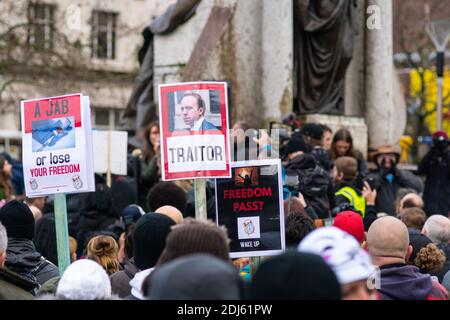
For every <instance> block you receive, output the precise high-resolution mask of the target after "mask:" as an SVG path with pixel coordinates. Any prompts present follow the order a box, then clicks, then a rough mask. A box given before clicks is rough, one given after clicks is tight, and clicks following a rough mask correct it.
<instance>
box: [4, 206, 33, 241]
mask: <svg viewBox="0 0 450 320" xmlns="http://www.w3.org/2000/svg"><path fill="white" fill-rule="evenodd" d="M0 222H1V223H2V224H3V225H4V226H5V228H6V231H7V232H8V237H9V238H18V239H28V240H32V239H33V237H34V226H35V222H34V216H33V213H32V212H31V210H30V208H29V207H28V206H27V205H26V204H25V203H23V202H21V201H17V200H11V201H9V202H8V203H6V204H5V205H4V206H3V207H1V208H0Z"/></svg>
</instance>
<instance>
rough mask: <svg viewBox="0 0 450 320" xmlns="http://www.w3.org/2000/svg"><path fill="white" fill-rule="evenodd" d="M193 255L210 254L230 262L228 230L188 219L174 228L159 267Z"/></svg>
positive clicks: (213, 224) (168, 238) (205, 222)
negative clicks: (181, 257)
mask: <svg viewBox="0 0 450 320" xmlns="http://www.w3.org/2000/svg"><path fill="white" fill-rule="evenodd" d="M193 253H208V254H211V255H213V256H215V257H217V258H220V259H222V260H224V261H229V259H230V258H229V255H230V253H229V246H228V236H227V232H226V230H224V229H222V228H220V227H218V226H217V225H216V224H215V223H212V222H207V221H199V220H195V219H192V218H187V219H186V220H185V221H184V222H183V223H182V224H180V225H177V226H175V227H173V228H172V231H171V232H170V234H169V235H168V236H167V240H166V246H165V248H164V251H163V252H162V254H161V256H160V258H159V260H158V264H157V265H158V266H160V265H162V264H164V263H166V262H168V261H171V260H173V259H175V258H178V257H180V256H186V255H189V254H193Z"/></svg>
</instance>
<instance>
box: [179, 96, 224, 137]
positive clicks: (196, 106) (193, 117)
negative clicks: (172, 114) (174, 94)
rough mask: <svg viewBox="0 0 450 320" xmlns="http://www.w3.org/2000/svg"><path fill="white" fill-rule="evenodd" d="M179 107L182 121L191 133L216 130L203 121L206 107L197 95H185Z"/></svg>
mask: <svg viewBox="0 0 450 320" xmlns="http://www.w3.org/2000/svg"><path fill="white" fill-rule="evenodd" d="M180 105H181V113H182V116H183V121H184V123H185V124H186V125H187V126H189V128H190V130H191V131H206V130H218V129H217V128H216V127H215V126H214V125H213V124H212V123H211V122H208V121H207V120H206V119H205V111H206V105H205V101H203V99H202V97H201V96H200V95H199V94H197V93H186V94H185V95H184V96H183V99H181V103H180Z"/></svg>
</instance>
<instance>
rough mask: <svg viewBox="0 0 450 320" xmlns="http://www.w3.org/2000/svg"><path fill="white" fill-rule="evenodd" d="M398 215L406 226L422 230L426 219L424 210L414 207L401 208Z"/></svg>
mask: <svg viewBox="0 0 450 320" xmlns="http://www.w3.org/2000/svg"><path fill="white" fill-rule="evenodd" d="M398 217H399V218H400V220H401V221H402V222H403V223H404V224H405V225H406V226H407V227H408V228H414V229H417V230H419V231H420V230H422V228H423V226H424V224H425V220H426V219H427V215H426V214H425V211H423V210H422V209H420V208H416V207H412V208H406V209H403V210H401V212H400V214H399V215H398Z"/></svg>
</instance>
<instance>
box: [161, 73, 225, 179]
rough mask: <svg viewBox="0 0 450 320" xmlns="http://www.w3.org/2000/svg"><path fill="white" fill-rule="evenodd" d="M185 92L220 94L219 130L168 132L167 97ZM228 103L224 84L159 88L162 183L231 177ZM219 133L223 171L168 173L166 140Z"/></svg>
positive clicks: (193, 83)
mask: <svg viewBox="0 0 450 320" xmlns="http://www.w3.org/2000/svg"><path fill="white" fill-rule="evenodd" d="M187 90H194V91H195V90H217V91H219V92H220V115H221V130H220V131H219V130H210V131H209V130H208V131H206V132H204V133H200V132H189V131H170V130H169V112H168V101H167V95H168V93H171V92H177V91H187ZM228 123H229V122H228V101H227V84H226V82H186V83H176V84H169V85H160V86H159V126H160V136H161V150H162V151H161V156H162V158H161V163H162V169H163V172H162V178H163V180H164V181H168V180H180V179H198V178H219V177H222V178H223V177H231V169H230V150H229V144H228V142H229V140H228V129H229V125H228ZM218 132H220V133H221V134H222V135H224V137H225V155H226V156H225V158H226V169H225V170H208V169H206V168H205V170H193V171H184V172H176V173H169V164H168V162H167V159H168V155H167V153H168V151H167V148H166V146H167V138H169V137H174V136H194V135H210V134H214V135H216V134H217V133H218Z"/></svg>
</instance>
